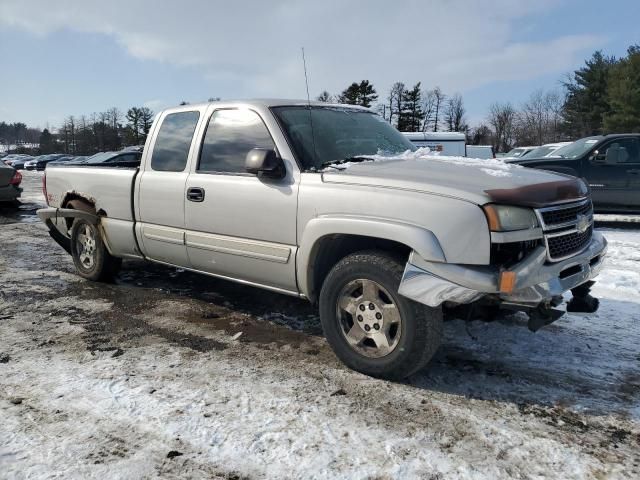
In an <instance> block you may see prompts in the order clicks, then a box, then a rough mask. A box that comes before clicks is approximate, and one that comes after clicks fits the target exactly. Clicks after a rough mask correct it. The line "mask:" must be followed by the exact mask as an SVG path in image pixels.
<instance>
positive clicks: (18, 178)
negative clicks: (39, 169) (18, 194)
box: [9, 170, 22, 187]
mask: <svg viewBox="0 0 640 480" xmlns="http://www.w3.org/2000/svg"><path fill="white" fill-rule="evenodd" d="M20 182H22V174H21V173H20V172H19V171H17V170H16V173H14V174H13V178H12V179H11V181H10V182H9V185H15V186H16V187H17V186H18V185H20Z"/></svg>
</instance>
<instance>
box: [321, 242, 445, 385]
mask: <svg viewBox="0 0 640 480" xmlns="http://www.w3.org/2000/svg"><path fill="white" fill-rule="evenodd" d="M403 272H404V265H403V262H401V261H399V260H398V259H396V258H394V257H393V256H391V255H389V254H388V253H386V252H383V251H379V250H371V251H363V252H357V253H354V254H351V255H348V256H347V257H345V258H343V259H342V260H340V261H339V262H338V263H337V264H336V265H335V266H334V267H333V268H332V269H331V271H330V272H329V274H328V275H327V278H326V279H325V281H324V283H323V285H322V289H321V291H320V321H321V323H322V328H323V330H324V334H325V337H326V339H327V341H328V342H329V345H330V346H331V348H332V349H333V351H334V352H335V354H336V356H337V357H338V358H339V359H340V360H341V361H342V362H343V363H344V364H345V365H347V366H348V367H349V368H351V369H353V370H356V371H358V372H361V373H364V374H365V375H369V376H372V377H378V378H385V379H389V380H399V379H403V378H405V377H408V376H409V375H411V374H412V373H415V372H417V371H418V370H420V369H421V368H423V367H424V366H425V365H426V364H427V363H428V362H429V360H431V358H432V357H433V355H434V354H435V353H436V351H437V349H438V347H439V346H440V342H441V339H442V309H441V308H430V307H427V306H425V305H422V304H419V303H417V302H414V301H412V300H409V299H408V298H405V297H403V296H401V295H399V294H398V287H399V286H400V280H401V278H402V274H403ZM363 307H364V309H363Z"/></svg>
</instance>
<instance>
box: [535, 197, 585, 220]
mask: <svg viewBox="0 0 640 480" xmlns="http://www.w3.org/2000/svg"><path fill="white" fill-rule="evenodd" d="M540 214H541V216H542V220H543V221H544V224H545V226H547V227H552V226H554V225H563V224H566V223H570V222H574V221H576V219H577V218H578V215H587V216H589V217H590V216H592V215H593V207H592V205H591V201H589V200H587V201H585V202H583V203H582V204H579V205H575V206H573V207H567V208H563V209H561V210H544V211H541V212H540Z"/></svg>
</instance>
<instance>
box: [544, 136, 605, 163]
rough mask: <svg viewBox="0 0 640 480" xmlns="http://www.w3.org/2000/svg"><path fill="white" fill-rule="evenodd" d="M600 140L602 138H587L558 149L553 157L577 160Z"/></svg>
mask: <svg viewBox="0 0 640 480" xmlns="http://www.w3.org/2000/svg"><path fill="white" fill-rule="evenodd" d="M600 140H602V137H587V138H583V139H581V140H577V141H575V142H573V143H571V144H569V145H566V146H564V147H562V148H559V149H558V150H556V151H555V152H553V156H554V157H562V158H571V159H574V158H578V157H580V156H582V155H583V154H584V153H586V152H587V151H589V150H591V149H592V148H593V147H594V146H595V145H596V143H598V142H599V141H600Z"/></svg>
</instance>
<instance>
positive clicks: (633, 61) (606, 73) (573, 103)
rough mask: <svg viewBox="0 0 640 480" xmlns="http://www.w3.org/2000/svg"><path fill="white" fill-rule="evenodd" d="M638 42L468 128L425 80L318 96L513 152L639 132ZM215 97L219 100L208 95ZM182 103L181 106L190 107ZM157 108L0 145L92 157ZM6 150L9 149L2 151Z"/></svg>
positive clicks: (7, 133)
mask: <svg viewBox="0 0 640 480" xmlns="http://www.w3.org/2000/svg"><path fill="white" fill-rule="evenodd" d="M639 86H640V45H633V46H631V47H629V49H628V50H627V53H626V55H625V56H623V57H621V58H615V57H612V56H607V55H605V54H603V53H602V52H601V51H597V52H595V53H594V54H593V55H592V56H591V57H590V58H589V59H588V60H586V61H585V64H584V66H582V67H581V68H579V69H578V70H576V71H574V72H572V73H570V74H568V75H567V76H566V77H565V78H564V79H563V80H562V81H561V82H560V83H559V87H558V88H557V89H551V90H546V91H545V90H536V91H534V92H533V93H532V94H531V95H530V96H529V98H528V99H527V100H526V101H524V102H522V103H521V104H518V105H516V104H513V103H511V102H496V103H493V104H492V105H491V106H490V107H489V111H488V112H487V114H486V116H485V118H484V119H483V120H482V121H480V122H478V123H477V124H476V125H474V126H471V125H469V122H468V120H467V111H466V108H465V106H464V99H463V97H462V95H461V94H460V93H453V94H446V93H445V92H444V91H443V90H442V89H441V88H440V87H437V86H436V87H434V88H423V86H422V83H421V82H417V83H415V84H414V85H407V84H405V83H404V82H395V83H394V84H393V85H392V86H391V88H390V89H389V91H388V92H387V95H386V96H385V97H383V98H380V97H379V95H378V92H377V91H376V89H375V87H374V85H373V84H372V83H371V82H370V81H369V80H362V81H360V82H353V83H351V84H350V85H348V86H347V87H346V88H345V89H344V90H343V91H342V92H340V93H339V94H335V95H334V94H331V93H329V92H328V91H323V92H322V93H321V94H320V95H318V97H317V100H319V101H322V102H330V103H346V104H351V105H361V106H363V107H367V108H373V109H375V110H376V111H378V112H379V113H380V114H381V115H382V116H383V117H384V118H385V120H387V121H388V122H389V123H391V124H392V125H394V126H396V127H397V128H398V129H399V130H401V131H406V132H438V131H452V132H463V133H465V134H466V135H467V141H468V143H470V144H473V145H493V146H494V148H495V149H496V151H503V152H504V151H508V150H509V149H511V148H512V147H513V146H517V145H541V144H544V143H552V142H558V141H565V140H575V139H577V138H581V137H585V136H590V135H599V134H603V133H607V132H640V87H639ZM209 100H210V101H214V100H219V98H217V97H216V98H213V97H212V98H210V99H209ZM186 103H187V102H186V101H183V102H182V104H186ZM153 116H154V113H153V112H152V111H151V110H150V109H149V108H147V107H132V108H130V109H128V110H127V112H126V113H124V114H123V113H122V112H121V111H119V110H118V109H117V108H111V109H109V110H107V111H105V112H101V113H93V114H91V115H89V116H85V115H82V116H79V117H74V116H70V117H67V118H66V119H65V120H64V122H63V123H62V125H60V126H59V127H58V128H54V129H47V128H45V129H44V130H42V131H40V130H39V129H35V128H29V127H27V125H25V124H24V123H19V122H18V123H11V124H9V123H5V122H0V145H3V144H4V145H6V146H9V145H18V146H20V145H22V146H23V148H22V150H27V147H26V146H28V145H30V144H38V143H39V144H40V148H39V151H40V152H41V153H50V152H53V151H56V152H65V153H72V154H78V155H88V154H91V153H95V152H98V151H105V150H117V149H120V148H122V147H123V146H128V145H140V144H143V143H144V141H145V139H146V135H147V133H148V131H149V128H150V127H151V123H152V120H153ZM5 149H6V148H5Z"/></svg>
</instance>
